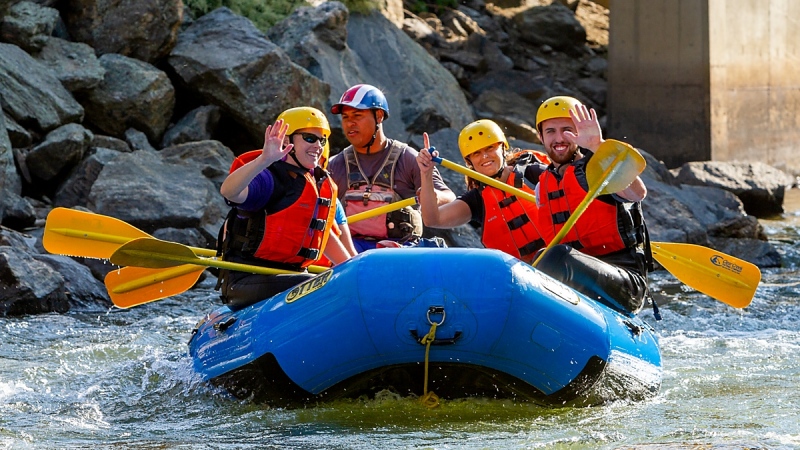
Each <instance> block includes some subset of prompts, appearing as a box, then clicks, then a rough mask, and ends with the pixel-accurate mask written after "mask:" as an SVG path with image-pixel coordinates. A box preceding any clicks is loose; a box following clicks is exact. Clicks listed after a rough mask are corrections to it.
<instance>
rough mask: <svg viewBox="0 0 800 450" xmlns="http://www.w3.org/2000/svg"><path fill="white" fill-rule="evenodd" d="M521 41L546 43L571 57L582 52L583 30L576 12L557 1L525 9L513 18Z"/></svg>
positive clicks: (584, 38) (584, 35)
mask: <svg viewBox="0 0 800 450" xmlns="http://www.w3.org/2000/svg"><path fill="white" fill-rule="evenodd" d="M513 22H514V25H516V29H517V31H518V32H519V34H520V37H521V38H522V40H523V41H525V42H528V43H530V44H534V45H548V46H550V47H552V48H554V49H556V50H560V51H562V52H565V53H568V54H570V55H572V56H580V55H583V54H584V53H585V49H584V48H585V46H586V30H585V29H584V28H583V25H581V23H580V22H579V21H578V19H576V18H575V13H573V12H572V10H570V9H569V8H567V7H566V6H564V5H563V4H561V3H559V2H553V3H551V4H550V5H548V6H535V7H533V8H529V9H526V10H524V11H522V12H520V13H519V14H517V15H516V16H514V18H513Z"/></svg>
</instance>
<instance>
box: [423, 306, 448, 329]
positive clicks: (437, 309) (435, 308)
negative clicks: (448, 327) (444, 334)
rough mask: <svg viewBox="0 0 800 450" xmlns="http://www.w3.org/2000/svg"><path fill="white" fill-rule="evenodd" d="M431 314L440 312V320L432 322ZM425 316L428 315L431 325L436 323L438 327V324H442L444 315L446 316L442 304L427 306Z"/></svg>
mask: <svg viewBox="0 0 800 450" xmlns="http://www.w3.org/2000/svg"><path fill="white" fill-rule="evenodd" d="M431 314H441V315H442V320H441V321H439V322H438V323H434V322H433V321H432V320H431ZM427 317H428V323H429V324H431V325H436V326H437V327H438V326H439V325H441V324H443V323H444V319H445V317H447V314H445V312H444V306H431V307H429V308H428V313H427Z"/></svg>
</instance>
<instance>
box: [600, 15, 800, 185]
mask: <svg viewBox="0 0 800 450" xmlns="http://www.w3.org/2000/svg"><path fill="white" fill-rule="evenodd" d="M610 11H611V13H610V14H611V18H610V27H609V28H610V36H609V69H608V81H609V96H608V99H609V100H608V105H607V106H608V108H607V109H608V119H609V120H608V125H607V128H608V137H611V138H616V139H621V140H625V141H627V142H629V143H631V144H632V145H634V146H636V147H640V148H642V149H645V150H647V151H648V152H650V153H651V154H653V155H654V156H656V157H657V158H659V159H661V160H663V161H664V162H665V163H666V164H667V166H668V167H678V166H680V165H681V164H683V163H684V162H688V161H707V160H716V161H734V160H739V161H762V162H766V163H768V164H771V165H773V166H776V167H779V168H783V169H785V170H787V171H790V172H795V173H800V157H798V156H797V155H796V153H798V151H800V1H797V0H612V1H611V4H610Z"/></svg>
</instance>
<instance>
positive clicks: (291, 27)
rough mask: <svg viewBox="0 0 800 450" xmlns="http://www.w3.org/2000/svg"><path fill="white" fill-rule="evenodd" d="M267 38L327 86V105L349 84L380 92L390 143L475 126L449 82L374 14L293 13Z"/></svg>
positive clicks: (338, 10)
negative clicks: (387, 113) (385, 103)
mask: <svg viewBox="0 0 800 450" xmlns="http://www.w3.org/2000/svg"><path fill="white" fill-rule="evenodd" d="M270 38H271V39H272V40H273V41H275V42H276V43H278V45H280V46H281V48H283V49H284V50H285V51H286V53H287V54H289V55H290V56H291V57H292V60H293V61H295V62H296V63H297V64H300V65H302V66H303V67H305V68H306V69H308V70H309V71H310V72H311V73H313V74H315V75H317V76H318V77H320V78H322V79H324V80H325V81H327V82H328V83H329V84H330V86H331V91H330V97H329V98H328V101H327V104H328V105H331V104H333V103H336V102H337V101H338V100H339V98H340V97H341V95H342V93H343V92H344V91H345V90H346V89H347V88H349V87H350V86H352V85H354V84H358V83H368V84H372V85H375V86H377V87H378V88H380V89H381V90H383V92H384V93H385V94H386V97H387V100H388V102H389V110H390V112H391V114H390V117H389V120H387V121H386V122H385V123H384V130H385V131H386V134H387V135H388V136H389V137H392V138H397V139H401V140H408V139H409V137H410V136H411V135H412V134H419V133H421V132H422V131H428V132H434V131H436V130H439V129H441V128H448V127H454V128H460V127H462V126H464V125H466V124H467V123H469V122H470V121H472V119H473V115H472V112H471V109H470V107H469V104H468V103H467V101H466V98H465V97H464V93H463V92H462V91H461V89H460V87H459V85H458V82H457V81H456V79H455V78H454V77H453V75H452V74H451V73H450V72H449V71H448V70H447V69H445V68H444V67H442V65H441V64H439V63H438V62H437V61H436V60H435V59H434V58H433V57H432V56H431V55H430V54H428V53H427V52H426V51H425V49H423V48H422V47H420V45H419V44H417V43H416V42H414V41H412V40H411V38H409V37H408V36H407V35H406V34H405V33H404V32H403V31H402V30H400V29H398V28H397V27H395V26H393V25H392V24H391V23H390V22H389V21H388V20H387V19H386V18H385V17H384V16H383V15H381V14H379V13H373V14H369V15H361V14H353V15H348V12H347V9H346V7H345V6H344V5H343V4H341V3H339V2H326V3H323V4H321V5H320V6H318V7H317V8H309V7H306V8H298V9H297V10H296V11H295V12H294V13H292V15H291V16H289V17H287V18H286V19H285V20H284V21H282V22H281V23H279V24H277V25H275V26H274V27H273V28H272V29H271V30H270ZM338 122H339V121H338V120H334V121H332V123H331V125H332V126H334V127H337V126H338V125H339V124H338Z"/></svg>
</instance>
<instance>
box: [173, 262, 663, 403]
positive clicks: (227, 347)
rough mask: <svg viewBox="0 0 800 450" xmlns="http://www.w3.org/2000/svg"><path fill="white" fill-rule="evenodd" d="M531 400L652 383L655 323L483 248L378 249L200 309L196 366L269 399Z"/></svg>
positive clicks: (652, 388)
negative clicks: (296, 280) (288, 284)
mask: <svg viewBox="0 0 800 450" xmlns="http://www.w3.org/2000/svg"><path fill="white" fill-rule="evenodd" d="M432 324H436V328H435V340H434V341H433V343H432V345H431V347H430V351H429V358H428V360H429V362H428V370H429V375H428V384H427V389H428V390H430V391H433V392H435V393H436V394H437V395H438V396H439V397H442V398H461V397H469V396H483V397H491V398H514V399H517V400H524V401H533V402H536V403H539V404H544V405H587V404H596V403H599V402H602V401H606V400H609V399H619V398H630V399H643V398H647V397H650V396H653V395H655V394H656V393H657V392H658V389H659V387H660V384H661V378H662V374H661V354H660V352H659V347H658V341H657V339H656V336H655V334H654V330H653V329H652V328H651V327H650V326H649V325H648V324H646V323H645V322H643V321H642V320H640V319H639V318H637V317H633V316H628V315H624V314H620V313H619V312H616V311H615V310H613V309H611V308H609V307H607V306H604V305H602V304H600V303H598V302H595V301H593V300H590V299H588V298H586V297H585V296H583V295H582V294H580V293H577V292H576V291H574V290H572V289H570V288H568V287H566V286H564V285H563V284H561V283H559V282H557V281H555V280H554V279H552V278H550V277H548V276H547V275H544V274H543V273H542V272H539V271H537V270H536V269H534V268H532V267H531V266H530V265H529V264H526V263H524V262H521V261H519V260H518V259H515V258H512V257H510V256H508V255H506V254H504V253H502V252H499V251H495V250H484V249H453V248H451V249H437V248H408V249H380V250H372V251H368V252H366V253H363V254H360V255H358V256H357V257H355V258H353V259H352V260H350V261H348V262H347V263H345V264H342V265H341V266H338V267H336V268H335V269H333V270H330V271H328V272H325V273H323V274H320V275H319V276H317V277H315V278H313V279H311V280H309V281H307V282H304V283H303V284H300V285H298V286H296V287H294V288H293V289H290V290H288V291H286V292H283V293H281V294H278V295H276V296H274V297H271V298H268V299H265V300H263V301H261V302H259V303H256V304H254V305H252V306H248V307H246V308H244V309H241V310H239V311H231V310H230V309H229V308H227V307H222V308H219V309H217V310H215V311H214V312H212V313H210V314H208V315H207V316H206V317H205V318H204V319H203V320H202V321H201V322H200V323H199V324H198V326H197V328H196V330H195V333H194V334H193V336H192V339H191V341H190V342H189V353H190V355H191V357H192V358H193V361H194V368H195V370H196V371H197V372H198V373H199V374H200V375H201V376H202V377H203V378H204V379H206V380H210V381H211V382H213V383H214V384H217V385H220V386H223V387H225V388H226V389H228V390H229V392H231V393H232V394H234V395H236V396H237V397H241V398H252V399H253V400H255V401H259V402H266V403H268V404H270V405H273V406H301V405H303V404H308V403H313V402H318V401H321V400H322V401H324V400H329V399H335V398H339V397H358V396H361V395H365V394H367V395H370V394H374V393H376V392H378V391H381V390H385V389H388V390H391V391H394V392H397V393H399V394H401V395H421V394H422V392H423V390H424V388H425V387H426V386H424V376H425V372H424V370H425V366H426V364H425V349H426V346H425V345H424V343H423V342H424V337H425V336H426V335H428V334H429V332H430V331H431V329H432Z"/></svg>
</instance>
